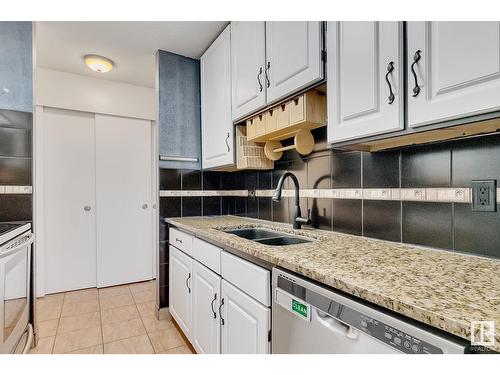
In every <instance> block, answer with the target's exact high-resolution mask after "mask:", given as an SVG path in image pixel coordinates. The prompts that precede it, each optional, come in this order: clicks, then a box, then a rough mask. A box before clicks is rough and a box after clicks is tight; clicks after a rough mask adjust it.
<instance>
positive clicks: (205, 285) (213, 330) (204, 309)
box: [191, 262, 221, 354]
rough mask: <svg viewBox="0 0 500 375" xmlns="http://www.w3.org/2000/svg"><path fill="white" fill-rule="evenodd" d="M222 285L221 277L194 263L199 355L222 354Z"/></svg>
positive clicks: (195, 342) (194, 336) (194, 338)
mask: <svg viewBox="0 0 500 375" xmlns="http://www.w3.org/2000/svg"><path fill="white" fill-rule="evenodd" d="M220 283H221V277H220V276H219V275H217V274H216V273H214V272H212V271H210V270H209V269H208V268H206V267H204V266H202V265H201V264H200V263H198V262H193V300H192V304H193V318H192V319H193V331H192V340H191V342H192V343H193V346H194V348H195V349H196V352H197V353H198V354H218V353H220V317H219V311H218V308H219V304H220Z"/></svg>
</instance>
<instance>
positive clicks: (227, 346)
mask: <svg viewBox="0 0 500 375" xmlns="http://www.w3.org/2000/svg"><path fill="white" fill-rule="evenodd" d="M221 304H222V306H221V317H220V318H221V327H222V340H221V344H222V348H221V353H222V354H268V353H270V349H271V345H270V344H271V340H270V329H271V309H270V308H268V307H266V306H264V305H262V304H261V303H259V302H257V301H256V300H254V299H253V298H251V297H250V296H248V295H247V294H245V293H244V292H242V291H241V290H239V289H238V288H236V287H234V286H232V285H231V284H229V283H228V282H227V281H225V280H222V300H221Z"/></svg>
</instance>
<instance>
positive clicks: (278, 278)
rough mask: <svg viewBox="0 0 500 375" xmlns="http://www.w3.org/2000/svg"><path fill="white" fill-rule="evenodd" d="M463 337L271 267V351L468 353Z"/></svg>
mask: <svg viewBox="0 0 500 375" xmlns="http://www.w3.org/2000/svg"><path fill="white" fill-rule="evenodd" d="M466 347H467V343H466V342H465V340H463V341H462V340H459V339H457V340H455V339H452V338H449V337H447V336H446V337H445V335H444V334H443V335H441V334H437V333H435V332H431V330H429V329H426V328H423V327H422V326H421V325H417V324H415V323H411V322H410V321H409V320H403V319H401V318H399V317H396V316H394V315H390V314H388V313H385V312H383V311H382V309H380V310H379V309H375V308H373V307H370V306H368V305H366V304H363V303H360V302H358V301H355V300H354V299H351V298H347V297H345V296H344V295H341V294H339V293H336V292H334V291H332V290H331V289H329V288H326V287H322V286H319V285H318V284H316V283H313V282H310V281H308V280H306V279H303V278H299V277H297V276H296V275H294V274H292V273H290V272H288V271H283V270H281V269H279V268H273V301H272V351H273V353H366V354H369V353H377V354H387V353H400V354H401V353H409V354H413V353H464V351H465V349H466Z"/></svg>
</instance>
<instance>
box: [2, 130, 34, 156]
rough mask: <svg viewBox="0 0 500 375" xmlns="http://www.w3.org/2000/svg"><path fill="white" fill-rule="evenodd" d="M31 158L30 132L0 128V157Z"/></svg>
mask: <svg viewBox="0 0 500 375" xmlns="http://www.w3.org/2000/svg"><path fill="white" fill-rule="evenodd" d="M2 156H9V157H24V158H30V157H31V130H29V129H16V128H7V127H0V157H2Z"/></svg>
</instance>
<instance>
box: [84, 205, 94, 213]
mask: <svg viewBox="0 0 500 375" xmlns="http://www.w3.org/2000/svg"><path fill="white" fill-rule="evenodd" d="M91 209H92V208H91V207H90V206H85V207H83V210H84V211H87V212H89V211H90V210H91Z"/></svg>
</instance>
